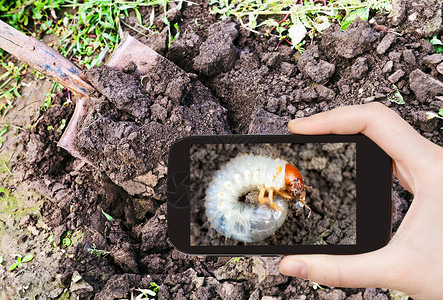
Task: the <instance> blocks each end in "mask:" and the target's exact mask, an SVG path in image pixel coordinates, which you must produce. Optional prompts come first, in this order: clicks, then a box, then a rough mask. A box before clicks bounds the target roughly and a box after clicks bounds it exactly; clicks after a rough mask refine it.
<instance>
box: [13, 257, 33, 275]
mask: <svg viewBox="0 0 443 300" xmlns="http://www.w3.org/2000/svg"><path fill="white" fill-rule="evenodd" d="M14 256H15V257H17V259H16V261H15V263H13V264H12V265H11V266H10V267H9V271H14V270H15V269H17V268H20V267H21V266H22V265H23V263H27V262H30V261H31V260H33V259H34V255H32V254H28V255H26V256H25V257H23V256H21V255H20V254H14Z"/></svg>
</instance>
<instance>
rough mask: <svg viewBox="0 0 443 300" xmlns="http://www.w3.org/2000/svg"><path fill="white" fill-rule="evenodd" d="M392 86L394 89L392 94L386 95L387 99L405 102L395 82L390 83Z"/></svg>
mask: <svg viewBox="0 0 443 300" xmlns="http://www.w3.org/2000/svg"><path fill="white" fill-rule="evenodd" d="M392 88H393V89H394V92H393V93H392V95H390V96H388V100H389V101H391V102H394V103H397V104H400V105H402V104H405V103H406V102H405V100H404V99H403V96H402V94H401V93H400V91H399V90H398V88H397V86H396V85H395V84H393V85H392Z"/></svg>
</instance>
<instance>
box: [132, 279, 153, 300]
mask: <svg viewBox="0 0 443 300" xmlns="http://www.w3.org/2000/svg"><path fill="white" fill-rule="evenodd" d="M158 288H159V286H158V285H157V284H156V283H155V282H151V284H150V287H149V288H148V289H135V290H134V292H136V293H140V294H138V295H134V292H132V293H131V300H150V299H155V296H156V295H157V292H158ZM134 296H135V298H134ZM151 297H152V298H151Z"/></svg>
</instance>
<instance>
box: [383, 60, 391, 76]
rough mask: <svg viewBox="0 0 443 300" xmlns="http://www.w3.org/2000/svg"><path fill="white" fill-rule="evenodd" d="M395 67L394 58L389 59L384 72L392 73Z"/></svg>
mask: <svg viewBox="0 0 443 300" xmlns="http://www.w3.org/2000/svg"><path fill="white" fill-rule="evenodd" d="M393 67H394V62H393V61H392V60H389V61H388V62H387V63H386V64H385V66H384V67H383V73H391V71H392V68H393Z"/></svg>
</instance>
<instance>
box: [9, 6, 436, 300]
mask: <svg viewBox="0 0 443 300" xmlns="http://www.w3.org/2000/svg"><path fill="white" fill-rule="evenodd" d="M196 2H198V3H199V4H196V5H184V8H183V9H182V11H178V10H177V9H175V8H172V9H171V10H170V11H169V12H168V13H169V15H170V16H171V20H172V19H175V20H176V21H177V22H178V24H179V30H180V33H181V35H180V38H179V39H178V40H176V41H174V42H173V43H172V45H171V47H170V48H169V49H167V48H166V39H167V31H165V29H164V24H162V22H161V13H162V12H163V9H162V8H161V9H160V8H159V9H158V10H157V14H156V24H158V28H159V29H160V31H161V33H160V34H150V35H149V37H148V38H145V37H142V36H137V35H136V36H137V37H140V40H142V41H143V42H146V43H147V44H148V45H150V46H152V47H153V48H154V49H156V50H157V51H159V52H160V54H162V55H164V57H166V58H168V59H169V61H168V60H166V59H165V58H161V59H159V60H158V62H157V63H156V64H155V66H154V67H153V68H152V70H151V73H150V74H149V76H146V77H143V78H134V77H132V76H131V75H128V74H125V73H122V72H119V71H116V70H111V69H109V68H107V67H105V66H102V67H99V68H94V69H92V70H90V71H89V72H88V80H89V81H90V82H91V84H92V85H94V87H95V88H96V89H97V90H98V91H99V93H100V94H97V95H96V96H95V97H94V98H92V99H91V100H90V101H89V103H88V110H87V111H88V113H87V115H86V116H85V118H84V119H83V120H82V122H81V125H80V126H79V127H78V135H77V138H76V147H77V148H78V150H79V151H80V153H81V154H82V155H84V156H85V157H86V158H88V160H89V161H90V162H92V163H93V165H94V167H93V166H90V165H88V164H86V163H84V162H83V161H81V160H79V159H74V158H73V157H72V156H71V155H69V153H67V152H65V151H64V150H63V149H60V148H57V147H56V141H58V139H59V138H60V135H61V131H60V130H47V128H48V126H49V125H52V124H59V123H60V121H61V120H62V119H67V120H68V119H69V115H70V114H71V113H72V106H69V107H70V108H69V109H66V108H64V106H62V105H57V106H53V107H51V108H49V109H48V110H46V111H45V112H41V114H40V116H39V122H38V123H37V124H38V125H37V126H36V127H34V128H33V129H32V130H28V131H26V135H25V138H24V139H22V140H20V145H21V146H20V147H22V148H23V150H22V151H18V152H17V153H14V154H13V155H12V157H13V164H12V166H11V170H12V171H13V174H14V179H13V181H9V182H7V183H6V182H5V185H6V186H13V185H14V184H15V183H16V182H23V183H26V185H27V186H28V188H29V189H32V190H35V191H37V192H38V193H40V194H42V195H43V196H45V197H46V199H47V200H46V201H45V202H44V204H43V206H42V208H41V214H42V216H43V218H44V220H45V221H46V223H47V224H48V225H49V226H50V228H51V230H52V233H53V239H54V242H55V243H56V244H58V245H61V240H62V239H63V237H64V236H65V235H66V232H67V231H68V230H69V231H70V232H77V233H79V235H81V237H82V238H79V240H78V242H77V243H75V244H73V245H71V246H70V247H68V248H67V250H66V254H65V255H63V256H62V258H61V264H60V266H59V269H58V270H57V271H56V274H55V275H54V276H53V281H54V282H57V284H58V285H59V286H60V287H63V288H66V291H65V292H64V294H63V295H64V296H67V295H68V294H71V295H72V296H74V297H78V298H80V299H121V298H127V299H128V298H129V299H130V294H131V292H132V291H133V290H134V289H136V288H148V287H149V286H150V283H151V282H155V283H156V284H158V285H159V286H160V287H159V290H158V299H345V298H347V297H349V298H347V299H365V300H367V299H388V295H392V294H393V293H394V292H393V291H389V290H378V289H373V288H371V289H369V288H368V289H335V288H327V289H326V290H319V289H313V288H312V286H313V285H312V283H310V282H309V281H305V280H301V279H297V278H290V277H286V276H282V275H280V274H279V272H278V262H279V261H280V258H269V257H263V258H262V257H253V258H242V259H240V260H239V261H238V262H232V261H231V262H228V260H229V258H225V257H195V256H187V255H184V254H181V253H179V252H178V251H176V250H175V249H174V248H173V246H172V245H171V244H170V242H169V240H168V235H167V224H166V223H167V216H166V203H165V201H166V174H167V170H166V166H167V155H168V150H169V147H170V146H171V145H172V144H173V143H174V141H176V140H178V139H179V138H181V137H184V136H188V135H195V134H226V133H254V134H271V133H281V134H287V133H289V132H288V129H287V122H288V120H290V119H292V118H297V117H305V116H309V115H312V114H314V113H317V112H320V111H325V110H329V109H332V108H334V107H337V106H342V105H352V104H360V103H367V102H371V101H379V102H382V103H384V104H385V105H387V106H389V107H391V108H392V109H393V110H395V111H396V112H398V113H399V114H400V115H401V116H402V117H403V118H405V119H406V120H407V121H408V122H409V123H410V124H411V125H412V126H413V127H414V128H415V129H417V130H418V131H419V132H420V133H421V134H422V135H424V136H425V137H426V138H428V139H429V140H431V141H433V142H434V143H437V144H439V145H443V141H442V138H441V134H442V131H441V129H440V128H441V127H442V126H443V123H442V121H441V120H438V119H432V120H428V119H427V118H426V111H437V110H438V109H439V108H442V107H443V101H442V98H441V97H440V96H442V95H443V83H442V82H441V80H443V75H442V74H441V73H440V72H439V70H441V69H442V68H443V66H442V65H440V64H441V62H442V61H443V55H441V54H435V53H434V48H433V46H432V45H431V44H430V43H429V42H427V41H426V40H425V39H424V38H423V36H422V35H418V34H416V33H415V32H414V31H412V32H411V33H407V30H406V27H407V26H408V22H406V23H404V20H405V18H403V17H402V18H403V19H402V18H400V21H398V20H397V19H395V20H394V21H392V20H391V19H389V18H388V17H387V16H384V15H380V16H377V17H376V18H375V20H376V22H377V24H378V25H383V26H385V27H386V28H388V30H387V31H389V32H387V31H377V30H376V29H375V28H377V29H378V28H379V27H375V25H370V24H369V23H368V22H366V21H361V20H357V21H355V22H354V23H353V24H352V25H351V26H350V27H349V28H348V29H347V31H346V32H341V31H340V29H339V27H338V26H337V25H333V26H331V28H329V29H328V30H327V31H326V32H325V33H324V34H323V37H322V39H318V40H317V39H316V40H314V41H313V43H312V44H310V43H308V44H307V45H306V51H305V52H304V54H303V55H300V54H299V53H296V52H295V50H293V49H291V48H290V47H289V46H286V45H280V46H279V47H278V48H277V47H276V46H277V44H278V40H277V39H275V38H272V37H271V38H269V37H264V36H260V35H256V34H253V33H251V32H249V31H247V30H245V29H243V28H240V26H239V24H238V23H237V22H235V21H234V20H231V19H227V20H224V21H223V22H218V21H217V20H216V16H214V15H211V14H209V8H208V5H207V3H206V2H205V1H196ZM399 2H401V3H404V9H405V11H406V12H407V15H410V14H412V13H414V12H418V13H421V12H422V11H424V9H425V8H423V7H421V6H417V8H414V7H412V6H410V5H409V4H405V3H406V2H405V1H403V2H402V1H399ZM430 2H432V1H430ZM414 9H416V11H414ZM428 9H429V10H431V12H434V15H438V14H439V15H441V8H440V7H439V8H438V9H434V6H432V5H430V4H429V7H428ZM144 13H145V14H144V18H145V19H149V15H150V11H149V12H148V10H146V11H145V12H144ZM131 18H133V16H130V17H129V20H128V22H129V23H130V22H131ZM428 19H430V17H429V18H428ZM426 20H427V19H426ZM437 31H438V30H437ZM393 32H401V33H402V34H401V35H397V34H394V33H393ZM437 34H440V32H439V31H438V32H437ZM276 48H277V49H276ZM171 62H172V63H171ZM174 64H175V65H177V66H179V67H180V68H178V67H176V66H175V65H174ZM394 85H395V86H394ZM397 91H398V92H400V93H401V94H402V96H403V97H404V100H405V104H396V103H393V102H391V101H390V100H389V99H392V97H393V95H394V94H395V93H396V92H397ZM63 99H65V98H60V99H59V104H61V103H63V102H64V100H63ZM18 142H19V141H17V142H16V143H18ZM20 147H19V148H20ZM325 147H326V146H319V147H315V146H312V145H311V146H310V145H303V146H301V148H300V149H294V150H293V151H292V150H291V149H286V148H284V149H275V150H277V152H278V153H277V154H278V155H282V156H283V157H287V159H288V160H290V161H293V162H294V163H295V164H296V166H297V167H298V168H299V169H300V171H301V172H302V174H303V176H304V177H305V180H306V183H307V184H308V185H310V186H312V187H313V188H311V189H308V197H307V201H308V204H309V205H310V206H311V208H312V210H313V213H312V216H311V218H310V219H309V220H306V218H305V217H304V216H303V214H302V213H301V212H299V213H297V214H295V216H296V218H294V219H293V221H292V220H291V221H290V222H288V223H287V225H284V227H282V228H281V229H280V231H279V233H277V234H276V235H275V236H272V237H270V238H269V240H270V241H274V242H275V241H276V239H277V238H279V237H282V236H285V237H286V238H287V239H288V240H291V241H293V242H297V243H300V242H301V243H309V242H312V241H314V242H320V243H332V244H333V243H352V241H355V234H354V233H355V231H354V230H353V229H352V227H353V226H354V225H355V224H354V223H355V220H354V219H353V218H352V216H353V214H354V212H355V206H354V205H355V200H354V198H355V195H354V194H353V193H352V192H351V193H350V192H348V191H349V190H350V191H353V189H354V187H353V178H354V176H355V174H354V173H353V171H352V170H353V168H354V166H353V160H352V159H351V157H352V155H350V154H349V152H352V151H351V150H352V146H351V145H341V146H340V147H339V148H337V149H333V151H330V149H329V150H328V149H326V148H325ZM209 150H210V152H211V154H210V156H209V157H210V158H208V157H206V158H203V159H204V160H205V161H204V162H208V160H213V163H212V164H210V165H211V166H212V167H211V168H208V170H205V172H207V173H200V174H197V175H196V176H197V177H198V178H199V179H201V180H202V185H201V187H200V191H199V193H200V196H201V195H203V191H204V187H205V185H206V184H207V180H209V179H208V178H210V173H211V172H213V171H214V170H216V169H217V168H219V167H220V165H221V164H223V163H225V162H226V161H228V160H229V157H228V156H226V155H224V154H223V153H221V152H219V151H216V150H217V149H209ZM209 150H208V151H209ZM246 150H247V151H249V149H243V148H242V149H240V148H238V149H235V152H237V153H243V152H244V151H246ZM251 151H252V150H251ZM291 151H292V152H291ZM237 153H236V154H237ZM318 153H320V154H321V155H320V156H318ZM293 154H294V156H293ZM215 155H218V158H219V159H214V157H215ZM323 187H325V188H326V187H327V188H328V190H324V189H323ZM331 189H332V191H333V192H331V193H330V194H329V191H330V190H331ZM331 195H333V196H331ZM394 195H395V197H394V216H393V221H394V224H393V225H394V229H396V228H397V227H398V225H399V224H400V222H401V220H402V218H403V217H404V215H405V213H406V211H407V208H408V206H409V203H410V201H411V198H412V197H411V195H409V194H408V193H407V192H405V191H404V190H403V189H402V188H401V187H400V186H399V185H398V183H395V186H394ZM200 196H199V197H200ZM331 202H332V203H331ZM343 205H344V206H343ZM103 212H106V213H107V214H109V215H111V216H112V217H113V219H112V220H108V219H107V218H106V217H105V215H104V214H103ZM194 213H195V220H196V223H197V226H193V227H199V232H198V230H197V231H196V233H194V235H195V239H196V240H201V242H203V243H204V242H205V241H207V240H208V239H209V238H210V239H214V242H215V243H218V242H217V239H219V238H220V237H219V236H214V235H212V233H211V230H210V229H209V228H208V227H207V225H208V224H207V222H205V220H204V216H202V213H201V209H200V208H199V209H197V210H196V211H194ZM330 220H334V221H333V222H329V221H330ZM194 225H195V224H194ZM200 227H201V228H200ZM94 248H95V249H96V250H104V251H109V254H108V255H100V252H97V251H95V252H94V251H91V250H92V249H94ZM88 249H89V251H88ZM91 252H92V254H91ZM94 253H95V254H94ZM40 267H43V266H40ZM2 268H3V267H2ZM27 270H28V272H32V269H27ZM17 276H18V275H17ZM17 278H20V277H15V278H14V277H6V279H5V281H3V283H2V284H3V285H5V286H7V285H8V284H10V283H11V282H13V281H14V280H17ZM36 280H38V279H36ZM42 280H43V279H42ZM32 289H33V287H32V285H31V287H30V288H29V290H28V291H29V293H31V291H32ZM62 293H63V289H62V288H61V289H60V291H59V292H53V293H52V294H51V298H57V297H59V296H60V295H62ZM55 294H57V295H55ZM40 295H41V296H42V297H43V298H46V297H49V295H50V293H49V292H48V293H47V294H44V292H43V293H41V294H40ZM15 296H16V294H12V297H15ZM404 297H406V298H404V299H407V296H404Z"/></svg>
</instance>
